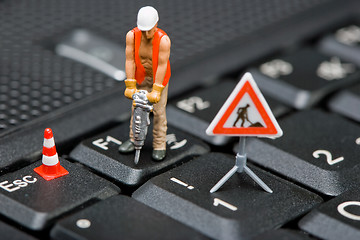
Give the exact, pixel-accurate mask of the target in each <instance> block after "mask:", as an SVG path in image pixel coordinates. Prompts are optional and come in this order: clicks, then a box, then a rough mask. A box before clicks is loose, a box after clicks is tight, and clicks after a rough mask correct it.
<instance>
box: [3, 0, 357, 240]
mask: <svg viewBox="0 0 360 240" xmlns="http://www.w3.org/2000/svg"><path fill="white" fill-rule="evenodd" d="M144 5H153V6H155V7H156V8H157V9H158V11H159V14H160V22H159V26H160V25H161V28H162V29H164V30H165V31H166V32H167V33H168V34H169V36H170V38H171V40H172V49H171V51H172V53H171V59H170V60H171V64H172V65H171V66H172V70H173V72H172V77H171V79H170V83H169V99H168V105H167V118H168V131H167V137H166V142H167V155H166V159H165V160H164V161H162V162H154V161H153V160H152V159H151V154H152V134H151V133H152V125H150V129H149V131H148V136H147V139H146V141H145V145H144V147H143V149H142V151H141V155H140V161H139V164H138V165H135V164H134V154H120V153H119V151H118V148H119V145H121V143H122V142H125V141H126V140H127V139H128V132H129V117H130V111H131V101H129V100H128V99H126V98H125V97H124V96H123V91H124V83H123V82H122V80H123V79H125V75H124V66H123V65H124V44H125V42H124V39H125V34H126V32H127V31H128V30H130V29H131V28H132V27H134V26H135V24H136V13H137V11H138V9H139V8H140V7H141V6H144ZM359 10H360V5H359V4H358V3H357V1H350V0H349V1H330V0H328V1H327V0H317V1H314V0H308V1H307V0H297V1H295V0H294V1H288V0H279V1H252V0H249V1H247V0H242V1H235V0H234V1H206V0H205V1H166V0H164V1H155V2H148V1H147V2H134V1H120V0H109V1H100V0H99V1H98V0H78V1H75V0H68V1H65V0H64V1H56V0H46V1H45V0H44V1H27V0H22V1H14V0H0V239H56V240H62V239H78V240H80V239H81V240H82V239H257V240H259V239H265V240H266V239H279V240H281V239H360V192H359V189H358V188H359V184H360V175H359V172H360V161H359V156H360V154H359V153H360V18H359V17H358V16H359V13H360V11H359ZM245 72H250V73H252V75H253V77H254V79H255V81H256V83H257V84H258V86H259V88H260V89H261V91H262V93H263V94H264V96H265V98H266V100H267V102H268V103H269V106H270V107H271V109H272V112H273V113H274V115H275V117H276V119H277V120H278V122H279V125H280V126H281V128H282V130H283V131H284V135H283V136H282V137H281V138H278V139H276V140H272V139H265V138H250V137H249V138H247V141H246V153H247V157H248V167H249V168H250V169H252V170H253V171H254V173H256V175H258V176H259V177H260V178H261V179H262V180H263V181H264V182H265V183H266V184H267V185H268V186H269V187H270V188H271V189H272V190H273V193H271V194H270V193H267V192H265V191H264V190H263V189H262V188H261V187H260V186H258V185H257V184H256V183H255V182H254V181H253V180H252V179H251V178H250V177H249V176H248V175H246V174H245V173H236V174H235V175H234V176H232V177H231V178H230V179H229V181H228V182H226V183H225V184H224V185H223V186H222V187H221V188H220V189H219V190H218V191H217V192H215V193H210V192H209V191H210V189H211V188H212V187H213V186H214V184H216V183H217V181H218V180H219V179H220V178H221V177H222V176H224V175H225V174H226V173H227V172H228V171H229V170H230V169H231V168H232V167H233V166H234V164H235V155H236V152H237V148H238V141H239V138H237V137H225V136H208V135H206V133H205V130H206V128H207V127H208V125H209V124H210V122H211V121H212V119H213V118H214V117H215V115H216V113H217V112H218V111H219V109H220V108H221V106H222V105H223V103H224V102H225V100H226V99H227V97H228V96H229V94H230V93H231V91H232V90H233V88H234V87H235V85H236V84H237V82H238V81H239V79H240V78H241V76H242V75H243V74H244V73H245ZM46 127H51V128H52V129H53V132H54V138H55V142H56V148H57V152H58V154H59V156H60V163H61V165H62V166H63V167H64V168H65V169H67V170H68V171H69V174H68V175H65V176H63V177H60V178H57V179H55V180H51V181H46V180H44V179H43V178H42V177H40V176H39V175H38V174H37V173H35V172H34V170H33V169H34V168H35V167H37V166H39V165H40V164H41V151H42V142H43V131H44V129H45V128H46Z"/></svg>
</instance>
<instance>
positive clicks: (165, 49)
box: [147, 36, 171, 103]
mask: <svg viewBox="0 0 360 240" xmlns="http://www.w3.org/2000/svg"><path fill="white" fill-rule="evenodd" d="M170 47H171V42H170V38H169V37H168V36H163V37H162V38H161V40H160V46H159V60H158V67H157V70H156V76H155V83H154V84H153V90H152V92H151V93H149V94H148V95H147V98H148V99H149V101H150V102H151V103H157V102H159V101H160V96H161V92H162V90H163V89H164V87H165V86H164V85H163V84H162V83H163V81H164V78H165V74H166V70H167V64H168V62H169V58H170Z"/></svg>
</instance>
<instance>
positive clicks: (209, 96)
mask: <svg viewBox="0 0 360 240" xmlns="http://www.w3.org/2000/svg"><path fill="white" fill-rule="evenodd" d="M235 86H236V82H235V81H231V80H224V81H221V82H220V83H218V84H216V85H214V86H211V87H209V88H204V89H201V90H198V91H194V92H191V93H189V94H187V95H184V96H182V97H181V98H177V99H174V100H172V101H170V102H169V104H168V107H167V117H168V122H169V125H172V126H175V127H177V128H179V129H181V130H183V131H186V132H188V133H190V134H192V135H194V136H197V137H199V138H201V139H202V140H204V141H206V142H208V143H211V144H213V145H217V146H224V145H226V144H227V143H228V142H229V141H230V140H231V138H229V137H227V136H209V135H207V134H206V133H205V130H206V129H207V128H208V126H209V124H210V123H211V121H212V120H213V118H214V117H215V115H216V114H217V113H218V111H219V110H220V108H221V107H222V105H223V104H224V103H225V101H226V99H227V98H228V97H229V95H230V93H231V92H232V90H234V87H235ZM219 93H221V94H219ZM267 100H268V104H269V105H270V107H271V109H272V110H273V113H274V115H275V116H276V117H279V116H281V115H283V114H285V113H286V112H288V111H289V109H288V108H287V107H285V106H284V105H282V104H280V103H278V102H276V101H275V100H272V99H267Z"/></svg>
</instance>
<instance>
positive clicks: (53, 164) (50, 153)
mask: <svg viewBox="0 0 360 240" xmlns="http://www.w3.org/2000/svg"><path fill="white" fill-rule="evenodd" d="M34 171H35V172H36V173H37V174H39V175H40V176H42V177H43V178H44V179H45V180H47V181H49V180H52V179H54V178H58V177H61V176H64V175H66V174H69V172H68V171H67V170H66V169H65V168H63V167H62V166H61V165H60V162H59V156H58V154H57V152H56V147H55V141H54V136H53V133H52V130H51V128H46V129H45V131H44V144H43V156H42V165H41V166H40V167H37V168H35V169H34Z"/></svg>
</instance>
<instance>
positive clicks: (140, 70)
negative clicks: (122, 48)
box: [132, 27, 171, 86]
mask: <svg viewBox="0 0 360 240" xmlns="http://www.w3.org/2000/svg"><path fill="white" fill-rule="evenodd" d="M132 32H133V33H134V37H135V67H136V70H135V79H136V81H137V83H138V84H141V83H142V82H143V81H144V79H145V76H146V72H145V68H144V66H143V65H142V64H141V61H140V57H139V48H140V43H141V35H142V34H141V30H140V29H138V28H137V27H136V28H134V29H133V30H132ZM165 35H166V36H167V34H166V33H165V32H164V31H163V30H161V29H159V28H158V29H157V31H156V32H155V35H154V39H153V42H152V44H153V54H152V65H153V78H154V82H155V76H156V71H157V67H158V60H159V47H160V40H161V38H162V37H163V36H165ZM170 75H171V70H170V61H168V63H167V68H166V73H165V77H164V81H163V82H162V85H163V86H166V85H167V84H168V82H169V79H170Z"/></svg>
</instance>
